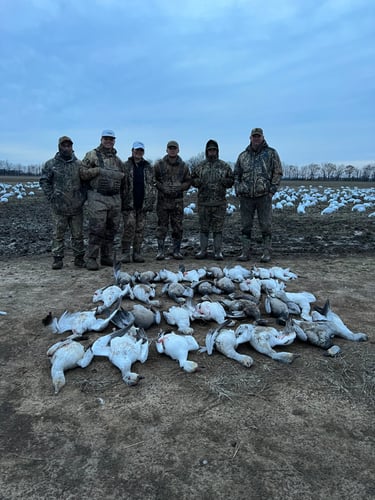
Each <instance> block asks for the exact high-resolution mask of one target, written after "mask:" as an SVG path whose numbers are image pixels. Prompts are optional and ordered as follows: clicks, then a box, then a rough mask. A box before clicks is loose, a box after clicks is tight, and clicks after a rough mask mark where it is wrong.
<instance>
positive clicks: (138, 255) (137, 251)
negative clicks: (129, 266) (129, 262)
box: [133, 244, 145, 263]
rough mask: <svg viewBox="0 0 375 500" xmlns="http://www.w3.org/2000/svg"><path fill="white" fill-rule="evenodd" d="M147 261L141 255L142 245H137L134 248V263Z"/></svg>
mask: <svg viewBox="0 0 375 500" xmlns="http://www.w3.org/2000/svg"><path fill="white" fill-rule="evenodd" d="M144 261H145V259H144V258H143V257H142V255H141V245H139V244H136V245H134V247H133V262H139V263H141V262H144Z"/></svg>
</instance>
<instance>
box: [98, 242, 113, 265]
mask: <svg viewBox="0 0 375 500" xmlns="http://www.w3.org/2000/svg"><path fill="white" fill-rule="evenodd" d="M100 264H101V265H102V266H106V267H112V266H113V245H111V244H110V243H106V244H105V245H103V246H102V248H101V258H100Z"/></svg>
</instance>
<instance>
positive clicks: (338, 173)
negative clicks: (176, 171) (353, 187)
mask: <svg viewBox="0 0 375 500" xmlns="http://www.w3.org/2000/svg"><path fill="white" fill-rule="evenodd" d="M204 158H205V155H204V153H203V152H202V153H199V154H198V155H196V156H193V157H191V158H190V159H189V160H187V161H186V164H187V165H188V166H189V168H190V169H192V168H193V167H194V166H195V165H197V164H198V163H200V162H201V161H202V160H203V159H204ZM148 161H150V163H151V164H152V163H153V162H152V161H151V160H148ZM228 163H229V164H230V165H231V166H232V168H233V167H234V162H228ZM282 166H283V172H284V175H283V179H284V180H285V179H287V180H293V181H361V182H372V181H375V163H369V164H368V165H365V166H362V167H355V166H354V165H344V164H339V165H336V164H335V163H310V164H309V165H303V166H297V165H289V164H287V163H285V162H283V163H282ZM42 168H43V164H33V165H21V164H14V163H11V162H9V161H8V160H0V175H2V176H25V175H27V176H30V177H39V176H40V175H41V172H42Z"/></svg>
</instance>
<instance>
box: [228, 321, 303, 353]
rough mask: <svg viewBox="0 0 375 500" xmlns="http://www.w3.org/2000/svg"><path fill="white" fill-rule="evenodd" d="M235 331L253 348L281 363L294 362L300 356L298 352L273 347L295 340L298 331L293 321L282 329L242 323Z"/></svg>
mask: <svg viewBox="0 0 375 500" xmlns="http://www.w3.org/2000/svg"><path fill="white" fill-rule="evenodd" d="M235 333H236V335H238V336H239V337H240V338H241V340H242V341H247V342H249V343H250V345H251V346H252V347H253V349H255V350H256V351H258V352H259V353H261V354H264V355H266V356H269V357H270V358H272V359H274V360H276V361H280V362H281V363H292V361H293V360H294V359H295V358H296V357H298V355H297V354H293V353H290V352H277V351H275V350H274V349H273V347H275V346H276V345H289V344H291V343H292V342H293V341H294V340H295V338H296V332H295V330H294V328H293V325H292V323H291V322H288V323H287V324H286V326H285V328H284V330H282V331H278V330H276V328H273V327H270V326H254V325H249V324H242V325H240V326H239V327H238V328H237V329H236V331H235ZM244 339H246V340H244Z"/></svg>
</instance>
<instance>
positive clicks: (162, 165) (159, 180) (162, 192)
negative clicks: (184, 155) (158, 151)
mask: <svg viewBox="0 0 375 500" xmlns="http://www.w3.org/2000/svg"><path fill="white" fill-rule="evenodd" d="M154 175H155V183H156V189H157V190H158V201H159V202H160V201H163V200H169V201H170V200H182V199H183V194H184V191H187V190H188V189H189V187H190V186H191V176H190V170H189V167H188V166H187V165H186V163H185V162H184V161H183V160H182V159H181V158H180V157H179V156H177V162H176V163H170V162H169V160H168V155H165V156H164V158H162V159H161V160H158V161H157V162H156V163H155V166H154Z"/></svg>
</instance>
